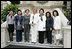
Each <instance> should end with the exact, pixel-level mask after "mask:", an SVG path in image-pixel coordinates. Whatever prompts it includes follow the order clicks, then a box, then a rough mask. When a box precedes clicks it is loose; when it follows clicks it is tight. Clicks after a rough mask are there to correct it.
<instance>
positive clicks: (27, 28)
mask: <svg viewBox="0 0 72 49" xmlns="http://www.w3.org/2000/svg"><path fill="white" fill-rule="evenodd" d="M24 27H25V29H24V39H25V42H26V41H27V42H29V33H30V25H29V24H25V25H24Z"/></svg>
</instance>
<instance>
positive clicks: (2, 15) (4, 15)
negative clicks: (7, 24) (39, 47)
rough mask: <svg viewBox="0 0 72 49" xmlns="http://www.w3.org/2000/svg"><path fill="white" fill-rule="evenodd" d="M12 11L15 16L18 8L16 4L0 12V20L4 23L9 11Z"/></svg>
mask: <svg viewBox="0 0 72 49" xmlns="http://www.w3.org/2000/svg"><path fill="white" fill-rule="evenodd" d="M10 9H12V10H13V11H14V14H16V12H17V10H18V6H17V5H16V4H11V5H7V6H6V7H5V8H4V9H3V10H2V11H1V20H2V21H3V22H4V21H6V16H7V15H8V14H9V10H10Z"/></svg>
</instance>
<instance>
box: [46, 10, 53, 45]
mask: <svg viewBox="0 0 72 49" xmlns="http://www.w3.org/2000/svg"><path fill="white" fill-rule="evenodd" d="M53 23H54V20H53V18H52V17H51V13H50V12H49V11H48V12H46V37H47V43H50V44H52V30H53Z"/></svg>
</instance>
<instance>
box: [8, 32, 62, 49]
mask: <svg viewBox="0 0 72 49" xmlns="http://www.w3.org/2000/svg"><path fill="white" fill-rule="evenodd" d="M13 39H14V41H12V42H10V43H7V44H8V45H15V46H28V47H37V48H63V45H62V44H61V45H54V44H47V40H46V39H45V40H44V44H40V43H38V42H37V43H35V44H34V43H31V42H29V43H28V42H24V32H23V33H22V42H16V32H15V31H14V36H13Z"/></svg>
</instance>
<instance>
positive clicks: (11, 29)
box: [8, 24, 14, 41]
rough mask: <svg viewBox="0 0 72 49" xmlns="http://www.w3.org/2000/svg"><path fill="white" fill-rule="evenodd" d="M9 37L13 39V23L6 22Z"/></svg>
mask: <svg viewBox="0 0 72 49" xmlns="http://www.w3.org/2000/svg"><path fill="white" fill-rule="evenodd" d="M8 27H9V28H8V32H9V39H10V41H13V32H14V24H8Z"/></svg>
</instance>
